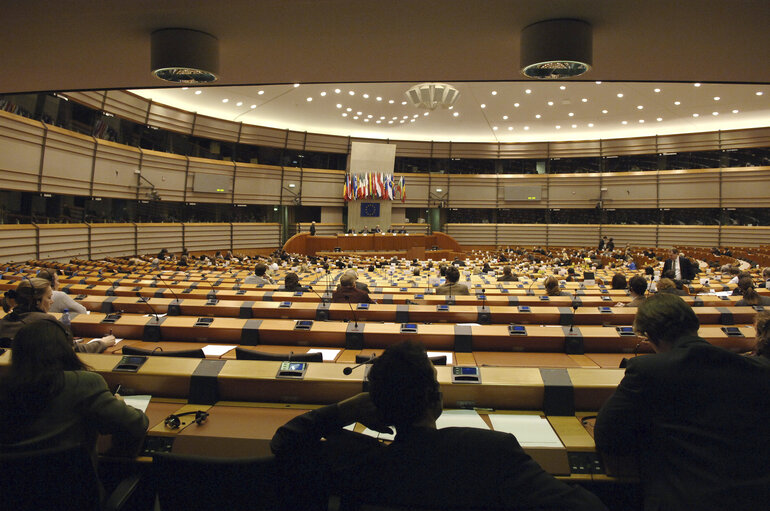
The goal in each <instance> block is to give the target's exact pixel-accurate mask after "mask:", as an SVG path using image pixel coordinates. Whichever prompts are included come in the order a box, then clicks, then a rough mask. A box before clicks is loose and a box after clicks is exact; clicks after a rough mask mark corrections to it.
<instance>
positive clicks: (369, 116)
mask: <svg viewBox="0 0 770 511" xmlns="http://www.w3.org/2000/svg"><path fill="white" fill-rule="evenodd" d="M366 117H368V118H369V119H371V118H372V117H374V116H373V115H372V114H369V115H367V116H366Z"/></svg>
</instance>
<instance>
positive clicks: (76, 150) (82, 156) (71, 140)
mask: <svg viewBox="0 0 770 511" xmlns="http://www.w3.org/2000/svg"><path fill="white" fill-rule="evenodd" d="M95 144H96V142H95V139H94V138H93V137H91V136H86V135H81V134H79V133H75V132H72V131H68V130H65V129H62V128H59V127H57V126H48V135H47V137H46V142H45V158H44V161H43V176H42V181H41V190H40V191H41V192H44V193H57V194H67V195H90V191H91V167H92V165H93V155H94V145H95Z"/></svg>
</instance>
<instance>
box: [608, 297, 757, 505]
mask: <svg viewBox="0 0 770 511" xmlns="http://www.w3.org/2000/svg"><path fill="white" fill-rule="evenodd" d="M699 326H700V324H699V322H698V318H697V316H696V315H695V313H694V312H693V310H692V308H691V307H690V306H689V305H687V304H686V303H685V302H684V301H683V300H682V299H681V298H680V297H678V296H673V295H670V294H665V293H662V294H657V295H653V296H650V297H649V298H647V300H645V302H644V303H643V304H642V305H641V306H640V307H639V309H638V311H637V313H636V319H635V321H634V331H635V332H636V334H637V335H638V336H640V337H645V338H647V340H649V342H650V343H651V344H652V347H653V349H654V350H655V351H656V354H654V355H644V356H640V357H634V358H631V359H630V360H629V361H628V366H627V369H626V372H625V376H624V377H623V380H622V381H621V382H620V384H619V385H618V387H617V389H616V391H615V393H614V394H613V395H612V396H611V397H610V398H609V400H607V402H606V403H605V404H604V406H603V407H602V408H601V410H600V411H599V414H598V417H597V419H596V426H595V429H594V440H595V442H596V447H597V449H598V450H600V451H602V452H604V453H607V454H613V455H624V456H628V455H632V456H636V457H638V463H639V477H640V479H641V483H642V487H643V491H644V509H649V510H652V509H656V510H663V509H666V510H698V511H716V510H724V509H736V510H738V509H741V510H759V509H767V503H768V502H770V463H768V462H767V460H768V459H769V458H770V435H768V434H767V425H768V424H770V361H769V360H767V359H764V358H763V357H744V356H741V355H738V354H735V353H731V352H730V351H728V350H725V349H723V348H720V347H718V346H714V345H712V344H710V343H708V342H707V341H705V340H704V339H702V338H700V337H698V329H699Z"/></svg>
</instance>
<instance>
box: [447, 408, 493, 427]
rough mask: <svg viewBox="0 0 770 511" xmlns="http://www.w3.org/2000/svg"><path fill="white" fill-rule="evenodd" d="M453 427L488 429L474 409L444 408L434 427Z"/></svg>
mask: <svg viewBox="0 0 770 511" xmlns="http://www.w3.org/2000/svg"><path fill="white" fill-rule="evenodd" d="M453 427H462V428H479V429H489V426H487V423H486V422H484V419H482V418H481V417H480V416H479V414H478V413H476V410H444V412H443V413H442V414H441V417H439V418H438V420H437V421H436V428H438V429H443V428H453Z"/></svg>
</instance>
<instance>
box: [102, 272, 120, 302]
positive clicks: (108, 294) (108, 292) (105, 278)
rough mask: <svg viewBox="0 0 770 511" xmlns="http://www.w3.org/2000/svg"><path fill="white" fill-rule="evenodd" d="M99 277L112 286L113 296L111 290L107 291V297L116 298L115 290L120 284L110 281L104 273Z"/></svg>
mask: <svg viewBox="0 0 770 511" xmlns="http://www.w3.org/2000/svg"><path fill="white" fill-rule="evenodd" d="M99 276H100V277H101V278H103V279H104V280H106V281H107V282H109V283H110V286H112V295H110V290H109V289H108V290H107V296H115V289H116V288H117V287H118V283H116V282H115V281H113V280H110V279H108V278H107V277H105V276H104V275H102V272H99Z"/></svg>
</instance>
